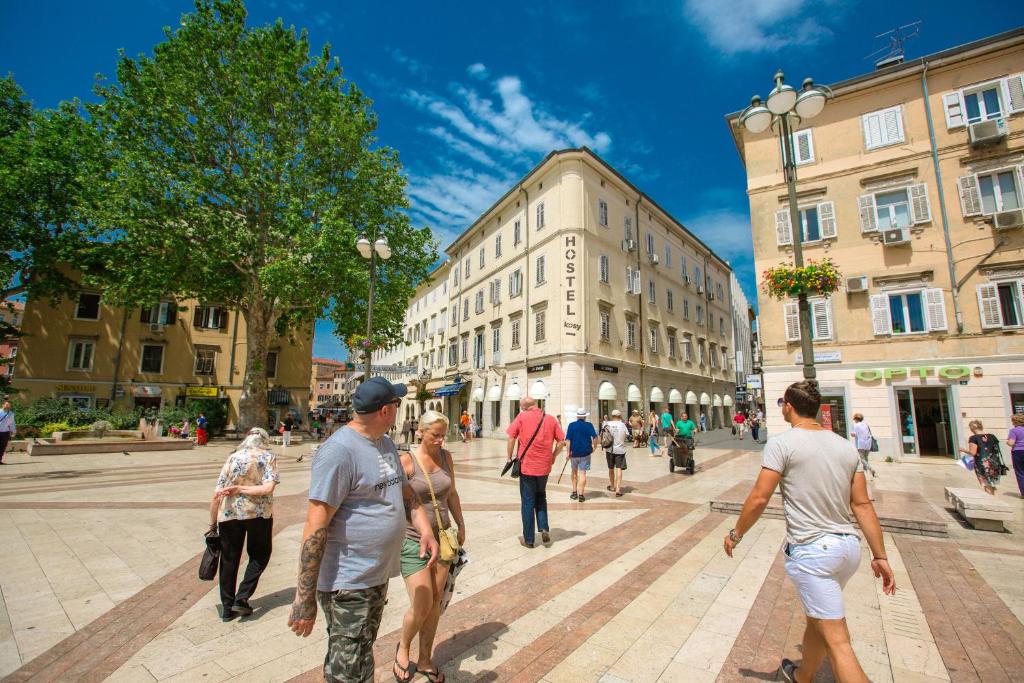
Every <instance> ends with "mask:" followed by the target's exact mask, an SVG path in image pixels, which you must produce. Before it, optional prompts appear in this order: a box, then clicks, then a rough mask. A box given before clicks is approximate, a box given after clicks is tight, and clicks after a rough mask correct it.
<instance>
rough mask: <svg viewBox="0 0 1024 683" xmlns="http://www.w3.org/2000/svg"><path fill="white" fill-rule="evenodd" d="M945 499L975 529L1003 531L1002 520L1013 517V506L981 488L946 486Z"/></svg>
mask: <svg viewBox="0 0 1024 683" xmlns="http://www.w3.org/2000/svg"><path fill="white" fill-rule="evenodd" d="M946 500H948V501H949V502H950V503H952V505H953V507H955V508H956V511H957V512H958V513H959V514H960V516H961V517H963V518H964V519H966V520H967V522H968V523H969V524H970V525H971V526H972V527H974V528H975V529H980V530H982V531H1005V527H1004V526H1003V522H1005V521H1006V520H1010V519H1013V508H1012V507H1011V506H1010V505H1008V504H1006V503H1004V502H1003V501H1001V500H999V499H998V498H996V497H995V496H990V495H988V494H987V493H985V492H984V491H982V490H981V489H975V488H953V487H951V486H947V487H946Z"/></svg>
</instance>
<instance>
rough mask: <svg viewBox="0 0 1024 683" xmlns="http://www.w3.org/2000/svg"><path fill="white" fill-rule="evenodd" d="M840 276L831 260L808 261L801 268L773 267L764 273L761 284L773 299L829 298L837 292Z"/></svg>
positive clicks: (788, 266) (789, 266)
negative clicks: (801, 296)
mask: <svg viewBox="0 0 1024 683" xmlns="http://www.w3.org/2000/svg"><path fill="white" fill-rule="evenodd" d="M841 278H842V276H841V275H840V274H839V269H838V268H836V264H834V263H833V262H832V259H824V260H822V261H808V263H807V265H805V266H804V267H802V268H796V267H794V266H791V265H786V264H784V265H781V266H775V267H774V268H769V269H767V270H765V271H764V273H763V279H762V283H763V286H764V289H765V291H766V292H767V293H768V296H770V297H772V298H775V299H787V298H796V297H799V296H800V295H804V296H831V295H832V294H835V293H836V292H837V291H839V283H840V280H841Z"/></svg>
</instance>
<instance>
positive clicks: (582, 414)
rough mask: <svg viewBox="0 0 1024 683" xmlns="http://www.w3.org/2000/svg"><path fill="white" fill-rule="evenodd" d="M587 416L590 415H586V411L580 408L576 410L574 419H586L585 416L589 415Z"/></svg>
mask: <svg viewBox="0 0 1024 683" xmlns="http://www.w3.org/2000/svg"><path fill="white" fill-rule="evenodd" d="M589 414H590V413H588V412H587V411H586V410H584V409H583V408H580V409H579V410H577V411H576V417H586V416H587V415H589Z"/></svg>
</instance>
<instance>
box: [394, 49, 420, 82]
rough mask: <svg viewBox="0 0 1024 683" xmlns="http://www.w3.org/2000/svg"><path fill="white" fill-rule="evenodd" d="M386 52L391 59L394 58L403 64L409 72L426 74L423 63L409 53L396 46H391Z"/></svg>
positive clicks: (418, 74)
mask: <svg viewBox="0 0 1024 683" xmlns="http://www.w3.org/2000/svg"><path fill="white" fill-rule="evenodd" d="M388 52H389V53H390V55H391V58H392V59H393V60H395V61H396V62H398V63H399V64H401V65H402V66H404V67H405V68H406V69H408V71H409V73H411V74H412V75H413V76H425V75H426V73H427V70H426V68H425V67H424V66H423V64H422V63H420V61H419V60H417V59H415V58H413V57H410V56H409V55H407V54H405V53H404V52H402V51H401V50H399V49H398V48H397V47H394V48H391V49H390V50H389V51H388Z"/></svg>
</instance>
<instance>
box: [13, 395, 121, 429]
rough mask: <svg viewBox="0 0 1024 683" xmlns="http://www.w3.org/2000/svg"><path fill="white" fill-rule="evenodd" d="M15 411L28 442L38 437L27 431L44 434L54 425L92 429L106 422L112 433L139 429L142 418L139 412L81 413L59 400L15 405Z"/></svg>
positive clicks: (46, 399) (45, 399)
mask: <svg viewBox="0 0 1024 683" xmlns="http://www.w3.org/2000/svg"><path fill="white" fill-rule="evenodd" d="M12 407H13V409H14V414H15V415H16V416H17V422H18V435H19V436H22V437H26V438H28V437H29V436H35V435H36V434H29V433H27V430H29V429H34V430H37V431H38V432H39V433H41V432H43V431H45V427H46V425H48V424H52V423H62V424H66V425H68V426H69V427H84V428H85V429H91V428H92V427H91V425H92V424H93V423H95V422H98V421H104V422H107V423H109V424H110V427H109V428H108V429H138V427H139V416H140V414H141V411H139V410H135V411H128V412H125V411H119V412H113V413H112V412H110V411H107V410H103V409H93V410H81V409H79V408H75V407H74V406H72V405H71V404H69V403H68V402H67V401H64V400H62V399H59V398H40V399H37V400H35V401H33V402H32V403H15V404H14V405H13V406H12ZM58 431H59V430H58Z"/></svg>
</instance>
